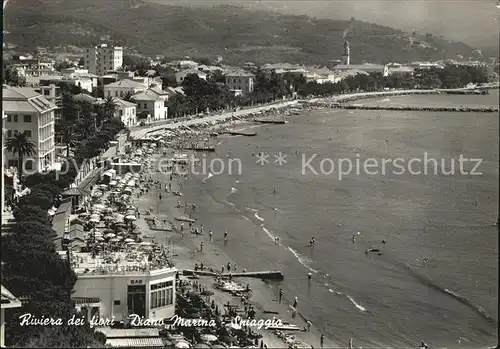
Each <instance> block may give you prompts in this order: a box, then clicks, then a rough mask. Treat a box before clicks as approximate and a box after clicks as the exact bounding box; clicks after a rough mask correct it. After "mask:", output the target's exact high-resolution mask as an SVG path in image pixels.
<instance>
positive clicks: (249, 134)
mask: <svg viewBox="0 0 500 349" xmlns="http://www.w3.org/2000/svg"><path fill="white" fill-rule="evenodd" d="M223 134H226V135H231V136H246V137H253V136H257V132H245V131H225V132H223Z"/></svg>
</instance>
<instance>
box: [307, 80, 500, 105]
mask: <svg viewBox="0 0 500 349" xmlns="http://www.w3.org/2000/svg"><path fill="white" fill-rule="evenodd" d="M497 88H498V85H497V84H495V85H487V86H477V87H474V88H457V89H426V90H422V89H413V90H391V91H375V92H373V91H372V92H357V93H347V94H342V95H337V96H330V97H323V98H313V99H309V100H301V103H309V104H313V105H314V104H317V105H321V106H325V105H327V106H330V107H336V106H337V104H340V103H347V102H352V101H356V100H359V99H367V98H380V97H393V96H408V95H440V94H449V93H454V92H455V93H460V94H462V93H463V94H468V93H469V92H470V93H473V91H476V90H489V89H497Z"/></svg>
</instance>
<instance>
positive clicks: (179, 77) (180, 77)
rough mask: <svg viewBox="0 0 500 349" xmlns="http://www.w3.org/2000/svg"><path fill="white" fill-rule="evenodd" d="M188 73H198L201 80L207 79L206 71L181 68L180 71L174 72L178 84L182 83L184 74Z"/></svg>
mask: <svg viewBox="0 0 500 349" xmlns="http://www.w3.org/2000/svg"><path fill="white" fill-rule="evenodd" d="M190 74H195V75H198V77H199V78H200V79H203V80H206V79H207V73H205V72H203V71H201V70H198V69H195V68H193V69H186V70H181V71H180V72H177V73H175V81H177V83H178V84H182V82H183V81H184V79H185V78H186V76H188V75H190Z"/></svg>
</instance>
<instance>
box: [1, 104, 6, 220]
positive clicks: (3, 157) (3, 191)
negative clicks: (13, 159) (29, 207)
mask: <svg viewBox="0 0 500 349" xmlns="http://www.w3.org/2000/svg"><path fill="white" fill-rule="evenodd" d="M6 119H7V115H5V111H3V110H2V210H3V208H4V207H5V185H3V181H4V179H5V177H4V176H3V170H4V168H5V167H4V166H5V164H4V159H5V121H6Z"/></svg>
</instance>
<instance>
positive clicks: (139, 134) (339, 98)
mask: <svg viewBox="0 0 500 349" xmlns="http://www.w3.org/2000/svg"><path fill="white" fill-rule="evenodd" d="M499 88H500V85H499V84H494V85H486V86H478V87H474V88H467V87H461V88H456V89H427V90H418V89H414V90H392V91H372V92H357V93H349V94H343V95H335V96H327V97H315V98H311V99H303V98H299V99H293V100H284V101H277V102H273V103H271V104H266V105H261V106H256V107H250V108H247V109H239V110H236V111H230V112H223V113H220V114H215V115H210V116H202V117H197V116H193V117H191V118H189V119H187V120H186V119H183V120H181V121H175V119H174V120H172V122H170V123H167V124H164V125H161V126H153V127H147V128H143V129H139V130H135V131H132V132H131V134H130V137H131V139H133V140H134V141H141V140H142V141H151V140H152V139H151V136H156V135H157V133H159V132H162V131H166V130H172V129H177V128H179V127H190V126H200V125H206V126H214V125H217V124H218V125H220V124H226V123H228V122H230V121H232V120H234V119H236V120H241V119H247V118H249V117H252V116H254V117H257V115H253V114H261V113H266V112H270V111H273V110H276V109H286V108H291V107H293V106H297V105H304V104H305V105H307V106H321V107H326V106H330V107H332V106H333V104H338V103H346V102H352V101H355V100H360V99H368V98H377V97H392V96H407V95H438V94H445V93H446V92H453V91H472V90H490V89H499ZM335 107H337V106H335ZM457 109H458V108H457ZM432 111H433V110H432ZM457 111H459V110H457ZM496 111H498V109H497V110H493V111H492V112H496ZM210 124H211V125H210Z"/></svg>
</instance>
